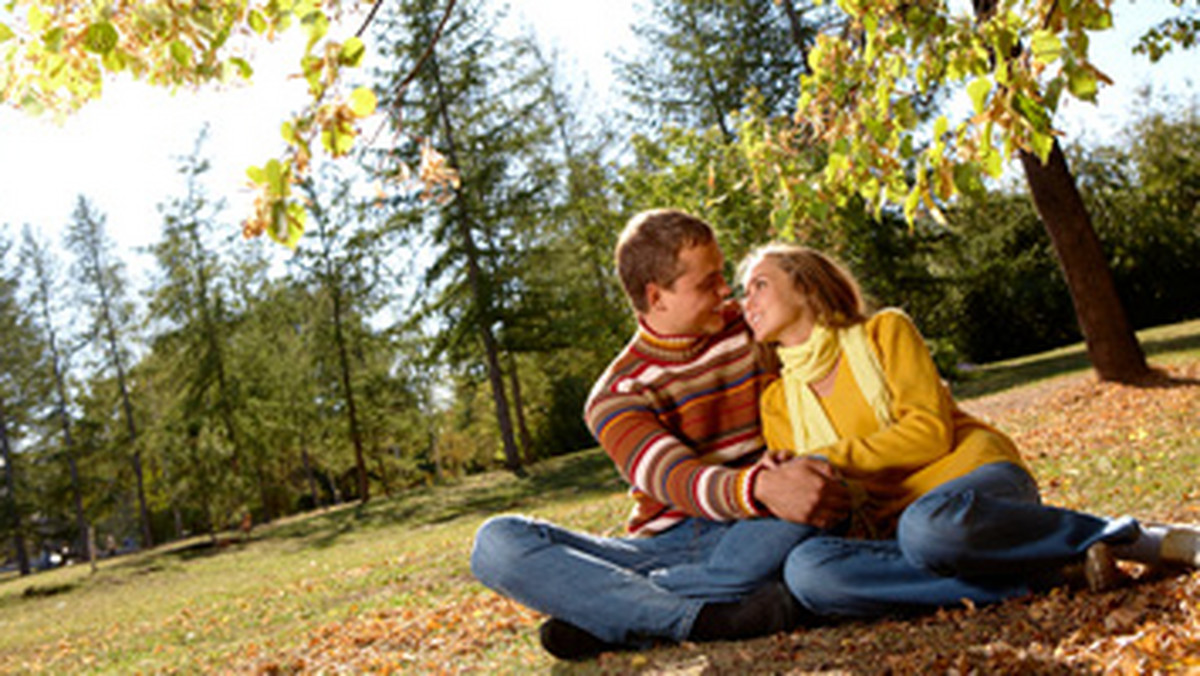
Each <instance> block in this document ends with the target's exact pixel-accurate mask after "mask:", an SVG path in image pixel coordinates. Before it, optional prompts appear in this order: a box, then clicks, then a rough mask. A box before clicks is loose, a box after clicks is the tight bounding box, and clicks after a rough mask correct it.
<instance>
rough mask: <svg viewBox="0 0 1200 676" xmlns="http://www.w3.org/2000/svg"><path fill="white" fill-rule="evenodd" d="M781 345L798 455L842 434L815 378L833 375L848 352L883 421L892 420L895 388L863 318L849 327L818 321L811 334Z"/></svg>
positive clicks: (861, 387) (864, 391) (860, 385)
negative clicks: (823, 403)
mask: <svg viewBox="0 0 1200 676" xmlns="http://www.w3.org/2000/svg"><path fill="white" fill-rule="evenodd" d="M777 351H778V353H779V359H780V361H781V362H783V374H782V375H783V393H784V399H785V400H786V401H787V407H788V418H789V419H790V421H791V423H792V437H793V440H794V441H795V451H796V454H797V455H805V454H808V453H811V452H812V451H814V450H816V449H818V448H823V447H825V446H829V445H830V444H833V443H836V442H837V440H838V434H837V431H836V430H835V429H834V427H833V423H832V422H830V420H829V416H828V415H826V413H825V409H824V407H822V406H821V402H820V401H819V400H818V399H817V395H816V393H815V392H813V389H812V387H810V384H812V383H814V382H816V381H818V380H820V379H821V378H824V377H825V376H827V375H829V372H830V371H831V370H832V369H833V367H834V365H836V364H837V361H838V357H840V356H841V355H842V354H843V353H844V354H845V355H846V362H847V363H848V364H849V365H850V372H851V374H853V376H854V381H855V383H856V384H857V385H858V389H859V390H860V391H861V392H862V394H863V397H864V398H865V399H866V400H867V403H868V404H869V405H870V406H871V409H872V410H874V411H875V417H876V419H877V420H878V421H879V426H880V427H881V428H882V427H887V426H888V425H891V424H892V422H893V418H892V408H891V404H892V397H891V393H889V392H888V389H887V382H886V381H885V380H884V375H883V367H882V366H881V365H880V363H879V359H878V358H877V357H876V356H875V352H874V351H873V350H872V349H871V347H870V346H869V345H868V344H867V332H866V329H864V328H863V325H862V324H855V325H854V326H851V327H849V328H846V329H830V328H829V327H827V326H824V325H822V324H817V325H815V326H813V330H812V333H811V334H809V336H808V340H806V341H804V342H803V343H801V344H800V345H795V346H792V347H782V346H780V347H779V348H778V350H777Z"/></svg>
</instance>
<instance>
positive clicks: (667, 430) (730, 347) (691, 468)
mask: <svg viewBox="0 0 1200 676" xmlns="http://www.w3.org/2000/svg"><path fill="white" fill-rule="evenodd" d="M770 378H771V377H770V376H768V375H767V374H766V373H765V372H764V371H762V370H761V368H760V367H759V366H758V363H757V361H756V359H755V356H754V346H753V342H752V340H751V337H750V332H749V328H748V327H747V326H746V323H745V320H744V319H743V318H742V316H741V313H740V312H731V313H730V315H729V317H728V319H727V323H726V325H725V328H724V329H723V330H721V331H720V332H719V333H716V334H713V335H707V336H700V337H696V336H663V335H657V334H655V333H654V331H653V330H651V329H650V328H649V327H648V326H646V325H645V324H644V323H641V324H640V326H639V330H638V332H637V335H635V336H634V338H633V340H632V341H631V342H630V343H629V344H628V345H627V346H626V347H625V349H624V350H622V351H621V353H620V354H619V355H618V356H617V358H616V359H615V360H613V362H612V364H610V365H609V367H608V369H607V370H606V371H605V372H604V375H603V376H602V377H601V378H600V380H599V381H597V382H596V385H595V386H594V387H593V388H592V392H591V395H590V396H589V397H588V401H587V406H586V408H585V412H584V417H585V419H586V421H587V424H588V427H589V428H590V429H591V430H592V434H593V435H595V437H596V439H597V440H598V441H599V442H600V445H601V446H602V447H603V448H604V450H605V451H607V452H608V455H609V456H610V457H611V458H612V460H613V462H614V463H615V464H616V466H617V469H618V470H619V471H620V472H621V475H622V476H624V477H625V480H626V481H628V482H629V484H630V486H631V487H632V488H631V494H632V495H633V497H634V499H635V501H636V503H635V505H634V509H633V513H632V514H631V516H630V520H629V523H628V529H629V531H630V532H631V533H634V534H639V535H649V534H653V533H658V532H661V531H663V530H665V529H667V528H669V527H670V526H672V525H674V524H676V523H678V522H679V521H680V520H682V519H683V518H685V517H687V516H697V517H703V518H706V519H713V520H718V521H728V520H731V519H740V518H749V517H755V516H765V515H766V514H765V513H764V512H762V511H760V510H759V509H758V508H756V506H755V502H754V500H753V499H752V495H751V491H752V490H753V486H754V478H755V476H756V475H757V474H758V472H759V468H758V467H756V466H754V465H753V463H754V461H755V460H757V459H758V457H759V456H760V455H761V453H762V450H763V439H762V434H761V430H760V427H759V406H758V400H759V395H760V393H761V392H762V390H763V389H764V388H765V386H766V384H767V382H768V381H769V380H770Z"/></svg>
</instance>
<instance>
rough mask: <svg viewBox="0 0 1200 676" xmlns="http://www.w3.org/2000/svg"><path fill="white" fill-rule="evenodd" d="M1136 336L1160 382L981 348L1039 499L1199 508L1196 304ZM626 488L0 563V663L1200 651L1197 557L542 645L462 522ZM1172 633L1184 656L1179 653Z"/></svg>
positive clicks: (766, 665)
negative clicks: (1008, 594)
mask: <svg viewBox="0 0 1200 676" xmlns="http://www.w3.org/2000/svg"><path fill="white" fill-rule="evenodd" d="M1141 339H1142V341H1143V344H1144V346H1145V347H1146V349H1147V352H1148V353H1149V354H1150V355H1151V356H1152V361H1153V362H1154V363H1155V364H1156V365H1159V366H1162V367H1164V368H1167V369H1168V370H1169V371H1170V372H1171V373H1172V375H1173V376H1175V380H1174V381H1172V382H1170V383H1168V384H1165V385H1163V386H1161V387H1157V388H1150V389H1142V390H1139V389H1136V388H1123V387H1119V386H1108V385H1103V384H1097V383H1094V382H1093V381H1094V379H1093V378H1091V377H1090V376H1089V375H1088V373H1087V371H1086V364H1085V363H1084V362H1082V361H1081V357H1080V355H1081V354H1082V350H1081V348H1079V347H1073V348H1067V349H1064V350H1058V351H1055V352H1052V353H1047V354H1044V355H1036V356H1033V357H1027V358H1024V359H1019V360H1013V361H1010V362H1005V363H1003V364H994V365H989V366H987V367H985V368H983V369H980V370H979V371H977V372H976V373H975V374H974V376H973V377H972V379H971V380H970V381H969V382H967V383H964V384H963V385H962V386H961V387H960V390H959V392H960V397H963V398H967V397H970V398H971V399H970V400H969V401H966V406H967V407H968V408H971V409H972V410H976V408H975V407H978V411H979V412H980V415H984V416H985V417H987V418H988V419H989V420H992V421H993V422H996V423H997V424H999V425H1000V426H1001V427H1003V428H1004V429H1005V430H1006V431H1009V432H1010V433H1012V434H1013V435H1014V437H1015V438H1017V440H1018V443H1019V444H1020V445H1021V447H1022V449H1023V450H1024V451H1025V453H1026V455H1027V457H1029V458H1030V460H1031V462H1032V463H1033V464H1034V466H1035V469H1036V471H1037V473H1038V475H1039V478H1040V479H1041V480H1042V483H1043V485H1044V486H1045V487H1046V493H1047V499H1048V501H1050V502H1053V503H1056V504H1063V505H1066V506H1072V507H1080V508H1085V509H1091V510H1095V511H1102V512H1106V513H1119V512H1121V511H1133V512H1135V513H1137V514H1142V515H1147V516H1152V517H1155V518H1171V519H1188V520H1192V521H1200V481H1198V480H1197V477H1198V476H1200V426H1198V423H1197V421H1198V420H1200V384H1197V379H1198V378H1200V321H1193V322H1187V323H1184V324H1179V325H1174V326H1169V327H1161V328H1158V329H1153V330H1150V331H1146V332H1143V333H1142V334H1141ZM628 506H629V505H628V503H627V498H626V497H625V496H624V488H623V484H622V482H621V481H620V479H619V478H618V477H617V475H616V473H615V471H614V470H613V468H612V467H611V464H610V463H609V462H608V460H607V458H606V457H605V456H604V455H603V454H602V453H600V452H599V451H597V450H592V451H589V452H585V453H579V454H575V455H572V456H568V457H563V458H557V459H554V460H551V461H548V462H545V463H541V464H539V465H537V466H535V467H532V468H530V474H529V476H528V477H527V478H524V479H518V478H516V477H514V476H512V475H511V474H508V473H505V472H492V473H488V474H484V475H477V476H472V477H467V478H464V479H462V480H461V481H457V482H454V483H451V484H448V485H442V486H437V487H433V488H425V489H415V490H411V491H408V492H406V493H404V494H403V495H398V496H394V497H391V498H377V499H375V500H373V501H372V502H370V503H369V504H368V505H366V506H365V507H364V506H357V505H351V506H343V507H340V508H337V509H330V510H326V511H322V512H318V513H313V514H307V515H302V516H298V517H294V518H290V519H287V520H282V521H279V522H276V523H273V524H269V525H265V526H260V527H257V528H255V529H254V530H253V531H252V533H251V534H250V536H249V537H248V538H245V539H243V538H242V537H241V535H240V534H224V535H222V537H221V539H220V543H219V545H218V546H212V543H210V542H209V541H208V540H207V539H205V538H201V539H196V540H189V541H186V542H179V543H174V544H172V545H168V546H164V547H160V548H157V549H154V550H151V551H147V552H143V553H139V554H134V555H130V556H124V557H119V558H114V559H109V560H105V561H102V562H101V563H100V565H99V568H98V570H97V571H96V572H95V573H92V572H91V571H90V570H89V569H88V568H87V567H86V566H73V567H68V568H63V569H58V570H53V571H48V572H43V573H38V574H35V575H32V576H29V577H24V578H21V577H17V576H15V575H12V574H7V575H5V576H4V577H0V673H39V672H40V673H56V674H58V673H81V672H82V673H211V672H229V673H388V672H419V673H429V672H441V673H460V672H474V673H527V672H529V671H535V672H536V671H549V670H551V669H554V670H557V671H568V672H572V671H575V672H582V673H589V672H594V671H599V672H604V673H621V672H626V671H638V672H649V673H710V672H711V673H721V672H725V671H733V672H739V673H746V672H748V671H757V670H758V669H759V668H761V669H765V670H767V671H773V672H787V671H790V670H796V671H818V670H830V669H835V670H836V669H840V670H842V671H844V672H847V673H875V672H877V671H879V670H880V668H881V667H882V666H885V663H886V665H887V666H890V668H892V669H893V670H894V671H897V672H899V673H906V672H908V671H909V670H910V668H911V670H912V672H914V673H915V672H927V671H928V670H931V669H932V670H934V671H942V672H945V671H949V670H951V669H958V670H959V671H962V672H966V671H969V670H971V669H977V670H982V672H988V671H996V670H1000V671H1009V672H1012V673H1016V672H1034V673H1075V672H1077V671H1079V670H1084V669H1094V668H1097V665H1098V660H1109V662H1104V664H1107V665H1109V666H1111V665H1112V664H1116V662H1112V660H1120V659H1135V660H1140V661H1137V662H1136V665H1140V666H1139V669H1141V668H1143V667H1145V668H1151V667H1154V668H1160V669H1162V670H1164V671H1166V672H1168V673H1170V672H1172V671H1178V672H1179V673H1195V671H1192V672H1188V671H1187V669H1189V668H1190V669H1193V670H1194V669H1200V663H1198V662H1195V661H1193V662H1190V663H1189V662H1188V661H1187V660H1188V659H1190V658H1188V657H1187V656H1186V655H1187V654H1189V653H1188V652H1187V651H1189V650H1190V654H1191V655H1200V621H1198V620H1197V615H1196V610H1195V608H1196V606H1197V603H1196V599H1197V598H1200V591H1198V590H1197V587H1198V586H1200V576H1197V575H1192V576H1190V577H1187V576H1183V577H1175V578H1171V579H1166V580H1158V581H1152V580H1147V581H1144V582H1139V584H1138V585H1134V586H1132V587H1131V588H1130V589H1127V590H1123V591H1121V592H1117V593H1114V594H1116V595H1093V597H1073V596H1070V595H1066V594H1059V593H1055V594H1051V595H1048V596H1047V597H1045V598H1038V599H1033V600H1028V601H1021V602H1013V603H1010V604H1004V605H1003V606H1001V607H997V608H989V609H979V610H970V609H968V610H964V611H953V612H946V613H939V614H938V616H936V617H930V618H924V619H921V620H914V621H909V622H903V623H901V622H879V623H862V624H851V625H842V626H837V627H830V628H826V629H821V630H814V631H810V632H807V633H805V632H797V633H796V634H793V635H788V636H780V637H772V638H767V639H761V640H759V641H751V642H744V643H739V644H716V645H711V646H690V645H685V646H681V647H664V648H661V649H658V650H655V651H652V652H649V653H644V654H635V655H614V656H605V658H603V659H602V660H600V661H599V662H592V663H590V664H585V665H580V666H567V665H556V664H555V663H554V661H553V660H552V659H550V658H549V657H548V656H546V655H545V654H543V653H542V652H541V650H540V649H539V648H538V646H537V644H536V639H535V636H536V631H535V630H536V626H537V623H538V622H539V621H540V618H538V617H537V616H535V615H534V614H533V613H531V612H529V611H526V610H524V609H522V608H520V607H518V606H516V605H515V604H512V603H509V602H507V601H505V600H503V599H500V598H499V597H497V596H496V595H494V594H492V593H490V592H488V591H487V590H485V589H483V588H482V587H481V586H479V585H478V584H477V583H476V582H474V580H473V579H472V578H471V575H470V572H469V570H468V554H469V548H470V542H471V538H472V534H473V533H474V531H475V529H476V528H477V527H478V525H479V524H480V523H481V522H482V520H483V519H485V518H486V517H487V516H488V515H491V514H496V513H500V512H506V511H519V512H523V513H529V514H535V515H538V516H543V517H545V518H549V519H552V520H554V521H556V522H559V523H563V524H566V525H568V526H571V527H575V528H581V529H587V530H590V531H593V532H615V530H614V529H615V528H617V527H618V526H619V524H620V523H621V521H622V519H623V517H624V516H625V513H626V511H627V509H628ZM1132 572H1133V574H1134V575H1137V574H1138V572H1139V571H1132ZM1180 598H1181V599H1183V601H1179V600H1178V599H1180ZM1188 606H1190V608H1191V609H1190V610H1188ZM1118 611H1119V612H1118ZM1122 613H1123V614H1122ZM1189 613H1190V614H1189ZM1114 618H1116V619H1114ZM1151 618H1152V619H1153V620H1154V622H1155V623H1156V624H1155V625H1154V627H1155V628H1148V625H1147V624H1146V623H1147V622H1149V621H1150V619H1151ZM1127 625H1128V626H1127ZM1155 631H1158V632H1160V633H1159V634H1156V633H1154V632H1155ZM1161 632H1167V634H1169V635H1168V636H1167V638H1161V636H1162V634H1161ZM1126 635H1128V636H1133V637H1134V638H1128V636H1126ZM1147 636H1150V637H1154V636H1159V637H1160V639H1156V640H1160V643H1159V644H1155V645H1154V646H1149V644H1146V640H1148V639H1146V638H1145V637H1147ZM1114 637H1115V638H1114ZM1122 637H1125V639H1127V640H1118V639H1122ZM1138 637H1141V638H1138ZM1108 639H1112V642H1111V644H1110V643H1105V641H1106V640H1108ZM1168 639H1169V640H1168ZM998 642H999V643H998ZM1001 643H1003V644H1004V645H1000V644H1001ZM1143 644H1145V645H1143ZM1139 646H1141V647H1139ZM1171 646H1175V648H1172V647H1171ZM1179 646H1183V648H1184V649H1185V652H1184V653H1183V655H1184V656H1183V657H1178V656H1172V654H1171V653H1170V650H1175V649H1176V648H1178V647H1179ZM1131 650H1134V651H1135V653H1133V655H1134V657H1132V658H1130V657H1128V655H1129V651H1131ZM1139 650H1140V651H1141V652H1136V651H1139ZM947 655H949V656H950V657H947ZM955 655H957V656H958V657H954V656H955ZM1147 655H1149V656H1147ZM951 658H953V659H955V660H957V662H953V661H952V662H946V661H945V660H947V659H951ZM1155 659H1157V660H1159V661H1158V662H1155V661H1154V660H1155ZM997 660H1001V661H997ZM1104 664H1101V665H1100V666H1101V667H1103V666H1104ZM1120 664H1124V663H1120ZM1163 665H1165V666H1163ZM1151 670H1152V669H1151Z"/></svg>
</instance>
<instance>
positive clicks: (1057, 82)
mask: <svg viewBox="0 0 1200 676" xmlns="http://www.w3.org/2000/svg"><path fill="white" fill-rule="evenodd" d="M1063 84H1064V83H1063V80H1062V78H1054V79H1053V80H1051V81H1049V82H1047V83H1046V88H1045V91H1043V92H1042V100H1043V101H1045V102H1046V110H1049V111H1050V112H1051V113H1053V112H1054V111H1056V110H1058V102H1059V100H1060V99H1062V91H1063Z"/></svg>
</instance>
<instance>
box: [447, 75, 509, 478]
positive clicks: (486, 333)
mask: <svg viewBox="0 0 1200 676" xmlns="http://www.w3.org/2000/svg"><path fill="white" fill-rule="evenodd" d="M429 63H430V67H431V68H432V72H433V80H434V84H435V86H436V88H437V104H438V118H439V119H440V121H441V124H442V131H443V133H445V135H446V146H447V150H446V154H447V157H448V158H449V160H450V164H451V166H453V167H454V168H455V169H456V170H457V171H459V172H460V174H459V178H460V179H461V180H462V181H463V182H464V183H465V182H466V179H465V177H463V176H462V174H461V172H462V163H461V162H459V160H458V151H457V148H456V145H455V142H454V138H455V136H454V125H453V123H452V122H451V120H450V113H449V111H448V110H447V108H446V94H445V91H444V90H443V88H442V79H441V75H440V72H439V70H438V64H437V58H436V55H431V56H430V59H429ZM455 205H456V209H457V212H458V213H457V216H456V217H455V219H456V221H457V225H458V233H459V237H460V238H461V243H462V249H463V255H464V256H465V257H466V263H467V281H468V283H469V284H470V286H471V293H472V295H473V296H474V298H475V303H476V305H477V307H478V308H479V312H478V315H479V319H478V320H477V321H478V329H479V337H480V340H481V341H482V343H483V352H484V359H485V360H486V362H487V371H488V382H489V384H490V385H491V387H492V399H493V400H494V401H495V405H496V423H497V425H499V427H500V440H501V444H502V447H503V449H504V464H505V467H506V468H507V469H508V470H509V471H511V472H513V473H514V474H516V475H518V476H524V474H525V471H524V469H523V468H522V466H521V456H520V454H519V453H518V451H517V440H516V436H515V435H514V434H513V423H512V415H511V414H510V412H509V408H508V395H507V394H506V393H505V390H504V372H503V370H502V369H501V368H500V347H499V345H498V344H497V342H496V336H495V335H494V334H493V333H492V328H491V324H490V321H491V316H492V303H491V302H490V301H489V300H488V294H487V293H486V291H485V289H484V286H483V284H484V281H483V272H482V270H480V268H479V253H478V251H477V249H476V247H475V238H474V236H473V235H472V233H471V215H470V214H469V213H467V211H466V207H465V206H464V204H463V199H462V196H461V194H460V195H459V198H458V199H457V200H455Z"/></svg>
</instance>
